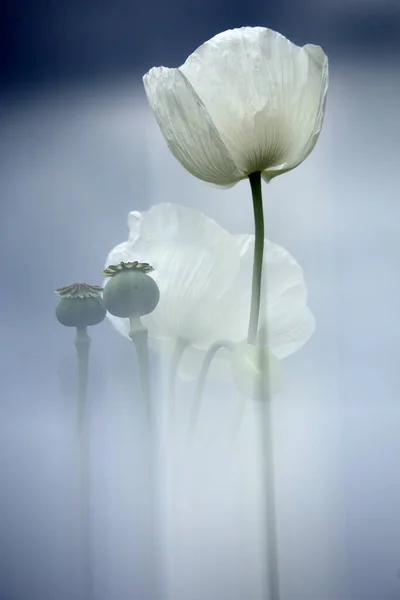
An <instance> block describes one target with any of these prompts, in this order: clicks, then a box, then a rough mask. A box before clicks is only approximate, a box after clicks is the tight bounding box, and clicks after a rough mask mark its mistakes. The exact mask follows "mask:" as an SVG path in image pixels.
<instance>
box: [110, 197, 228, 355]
mask: <svg viewBox="0 0 400 600" xmlns="http://www.w3.org/2000/svg"><path fill="white" fill-rule="evenodd" d="M132 260H138V261H140V262H148V263H150V264H151V265H152V267H153V268H154V271H153V272H152V273H150V276H151V277H153V279H154V280H155V281H156V282H157V284H158V287H159V289H160V301H159V304H158V306H157V308H156V309H155V310H154V312H152V313H151V314H150V315H147V316H145V317H143V318H142V321H143V323H144V324H145V326H146V327H147V328H148V330H149V336H150V337H156V338H159V337H161V338H167V339H168V338H169V339H173V340H175V339H177V338H182V339H186V340H188V342H190V343H192V344H196V343H197V342H198V340H201V339H202V338H204V335H205V334H206V333H207V332H210V331H211V332H212V330H213V324H214V322H215V321H218V320H219V318H220V316H221V315H220V311H223V310H224V307H223V306H222V305H220V304H219V303H218V299H219V298H220V297H221V296H223V295H224V294H225V293H226V291H227V290H228V289H229V288H230V286H231V285H232V281H233V279H234V277H235V276H236V272H237V270H238V267H239V250H238V248H237V245H236V243H235V240H234V238H233V236H231V235H230V234H229V233H228V232H227V231H225V230H224V229H222V227H220V226H219V225H218V224H217V223H216V222H215V221H213V220H212V219H209V218H207V217H206V216H205V215H203V214H202V213H200V212H198V211H195V210H192V209H189V208H185V207H183V206H178V205H173V204H167V205H163V204H160V205H156V206H153V207H152V208H151V209H150V211H149V212H148V213H142V215H141V219H140V234H139V237H138V238H137V239H135V240H134V241H128V242H125V243H123V244H119V245H118V246H116V247H115V248H114V250H112V251H111V253H110V254H109V257H108V261H109V262H121V261H132ZM214 339H216V338H214Z"/></svg>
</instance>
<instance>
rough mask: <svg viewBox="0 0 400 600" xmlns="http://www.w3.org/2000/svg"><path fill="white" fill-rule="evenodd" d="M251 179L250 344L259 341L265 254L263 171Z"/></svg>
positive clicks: (253, 175)
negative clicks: (251, 262)
mask: <svg viewBox="0 0 400 600" xmlns="http://www.w3.org/2000/svg"><path fill="white" fill-rule="evenodd" d="M249 180H250V186H251V193H252V197H253V210H254V225H255V240H254V260H253V282H252V288H251V308H250V320H249V330H248V334H247V341H248V343H249V344H255V343H256V341H257V329H258V319H259V315H260V303H261V279H262V267H263V255H264V213H263V204H262V192H261V173H260V172H259V171H258V172H256V173H251V174H250V175H249Z"/></svg>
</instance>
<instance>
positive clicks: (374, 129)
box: [0, 64, 400, 600]
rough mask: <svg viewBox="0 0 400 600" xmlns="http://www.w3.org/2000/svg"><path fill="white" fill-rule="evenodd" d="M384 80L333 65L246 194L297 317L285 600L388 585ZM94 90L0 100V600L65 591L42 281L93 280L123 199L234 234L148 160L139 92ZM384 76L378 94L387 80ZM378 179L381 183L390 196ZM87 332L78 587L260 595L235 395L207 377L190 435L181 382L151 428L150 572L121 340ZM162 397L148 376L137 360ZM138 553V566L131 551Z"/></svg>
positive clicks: (140, 428)
mask: <svg viewBox="0 0 400 600" xmlns="http://www.w3.org/2000/svg"><path fill="white" fill-rule="evenodd" d="M394 81H395V80H394V75H393V74H392V73H391V72H385V71H382V70H381V69H380V70H379V72H378V71H372V69H371V68H370V69H367V68H366V67H365V66H363V65H358V64H354V65H353V66H352V67H347V68H346V69H340V68H337V69H336V72H335V73H334V74H333V81H332V84H331V89H330V98H329V104H328V111H327V117H326V123H325V126H324V130H323V133H322V135H321V138H320V141H319V142H318V145H317V147H316V150H315V151H314V153H313V154H312V156H310V157H309V159H307V161H306V162H305V163H304V164H303V165H302V166H301V167H299V168H298V169H296V170H295V171H294V172H292V173H290V174H287V175H285V176H284V177H282V178H278V180H276V181H274V182H273V183H272V184H271V185H270V186H268V187H266V188H265V189H264V198H265V209H266V224H267V232H268V235H269V237H270V238H271V239H272V240H273V241H275V242H277V243H278V244H281V245H282V246H284V247H286V248H287V249H288V250H289V251H290V252H291V253H292V254H293V255H294V256H295V257H296V259H297V260H298V261H299V262H300V264H301V265H302V267H303V269H304V272H305V277H306V281H307V284H308V288H309V305H310V307H311V308H312V310H313V312H314V314H315V316H316V319H317V330H316V332H315V334H314V336H313V338H312V339H311V340H310V342H309V343H308V344H307V345H306V346H305V347H304V349H303V350H301V351H300V352H299V353H298V354H295V355H294V356H293V357H291V358H289V359H287V360H286V361H285V363H284V373H285V387H284V390H283V392H281V393H280V394H279V396H277V397H276V399H274V409H273V427H274V444H275V460H276V467H275V468H276V487H277V506H278V535H279V553H280V576H281V587H282V599H284V600H303V599H304V600H342V599H345V600H346V599H348V600H358V599H360V600H395V599H396V598H398V597H399V594H400V580H399V578H398V576H397V572H398V569H399V567H400V537H399V535H398V534H399V523H400V508H399V507H400V476H399V473H400V471H399V469H398V464H397V463H398V456H399V455H400V454H399V450H400V437H399V435H398V431H399V423H400V406H399V403H398V390H399V384H398V358H397V354H398V353H397V340H398V339H399V335H398V334H399V319H398V294H399V285H398V271H399V270H398V263H399V259H398V257H399V255H400V252H399V251H400V247H399V246H400V242H399V240H400V236H399V225H398V223H399V222H400V218H399V217H400V214H399V210H400V209H399V206H398V202H397V194H396V193H395V189H396V191H397V179H398V177H397V145H398V144H397V140H398V135H399V133H400V132H399V125H398V119H397V108H396V102H397V101H396V102H395V98H397V97H398V92H399V89H398V85H397V84H395V83H393V82H394ZM136 84H137V82H110V83H109V84H108V85H105V86H104V87H99V88H96V89H91V90H81V91H75V90H66V91H65V92H60V91H59V92H57V93H53V92H52V91H51V90H49V91H48V93H47V94H44V95H43V96H42V97H36V98H30V99H24V98H16V99H13V100H12V101H11V102H8V103H4V104H3V108H2V116H1V121H0V127H1V135H0V153H1V161H0V185H1V196H2V198H4V199H6V201H5V202H2V203H1V208H0V210H1V219H0V227H1V232H0V235H1V239H0V244H1V257H2V260H1V266H0V268H1V274H2V284H3V287H2V290H3V292H2V294H1V300H0V302H1V313H0V325H1V334H2V338H1V342H2V343H1V346H0V353H1V354H0V359H1V360H0V374H1V382H2V388H1V391H2V393H1V407H2V418H1V431H0V433H1V436H0V440H1V453H0V461H1V462H0V464H1V490H0V500H1V502H0V506H1V513H0V540H1V541H0V552H1V553H0V569H1V573H0V582H1V583H0V591H1V593H0V596H1V598H4V599H5V600H25V599H27V600H28V599H29V600H36V599H38V600H39V599H40V600H47V599H51V600H64V599H65V600H71V598H80V585H81V582H80V572H79V564H78V556H77V518H76V517H77V449H76V437H75V433H74V418H75V414H74V402H75V396H74V393H75V377H76V373H75V368H76V365H75V349H74V347H73V332H72V331H68V330H67V329H66V328H62V327H61V326H59V324H58V323H57V322H56V320H55V318H54V308H55V304H56V301H57V300H56V297H55V296H54V289H55V288H57V287H59V286H61V285H66V284H68V283H71V282H73V281H90V282H91V283H101V271H102V269H103V266H104V260H105V257H106V255H107V253H108V251H109V250H110V249H111V248H112V247H113V246H114V245H115V244H117V243H119V242H121V241H123V240H124V239H126V236H127V227H126V218H127V214H128V212H129V210H142V209H146V208H147V207H149V206H150V205H151V204H154V203H158V202H168V201H169V202H177V203H181V204H184V205H187V206H193V207H196V208H199V209H201V210H203V211H204V212H205V213H206V214H208V215H209V216H211V217H213V218H215V219H216V220H217V221H218V222H219V223H221V225H223V226H224V227H226V228H227V229H229V230H230V231H232V232H244V233H246V232H251V231H252V227H253V224H252V214H251V203H250V193H249V190H248V188H247V186H246V184H245V183H244V182H242V183H240V184H238V185H237V186H235V187H234V188H232V189H230V190H224V191H220V190H217V189H214V188H212V187H210V186H207V185H205V184H203V183H202V182H200V181H197V180H195V179H194V178H192V177H191V176H190V175H189V174H187V173H186V172H185V171H184V170H183V169H182V168H181V166H180V165H179V164H178V163H177V162H176V161H175V159H174V158H173V157H172V156H171V155H170V154H169V151H168V149H167V147H166V145H165V143H164V140H163V139H162V137H161V134H160V133H159V132H158V129H157V126H156V124H155V122H154V118H153V116H152V115H151V113H150V110H149V109H148V108H147V106H146V103H145V101H144V94H143V91H142V89H141V86H140V83H139V84H137V85H136ZM396 85H397V87H396ZM395 183H396V188H395ZM90 335H91V338H92V348H91V351H92V354H91V372H90V377H91V383H90V404H91V414H90V423H91V425H90V427H91V444H92V445H91V451H92V498H93V501H92V513H93V523H92V526H93V553H94V561H95V568H94V573H95V584H96V599H98V600H106V599H107V600H108V599H113V600H114V599H115V600H125V599H126V600H128V599H129V600H132V599H133V598H135V599H136V598H137V599H139V600H141V599H142V598H143V599H144V598H149V599H151V598H153V597H157V596H156V594H158V593H159V590H160V585H161V586H162V587H163V589H164V591H165V592H166V594H167V597H168V598H173V599H174V600H180V599H182V600H214V599H215V600H219V599H222V598H229V599H231V600H243V599H245V598H251V599H252V600H253V599H254V600H257V599H258V598H260V599H261V598H262V597H263V596H262V590H261V585H262V579H263V578H262V574H263V569H264V565H263V563H262V560H261V559H260V557H261V548H262V534H263V531H262V528H261V514H262V502H261V496H260V467H259V455H258V443H257V433H256V432H257V428H256V425H255V420H254V415H253V413H252V410H251V407H250V405H249V407H248V410H247V412H246V415H245V420H244V422H243V426H242V430H241V435H240V440H239V441H238V445H237V447H236V448H235V449H234V450H231V449H230V450H229V451H228V444H227V437H228V429H229V423H230V422H231V421H232V419H233V415H234V410H235V402H236V401H237V395H236V393H235V391H234V390H233V388H231V387H229V386H228V385H226V386H225V385H223V384H220V385H218V386H215V385H212V384H211V385H209V386H208V388H207V397H206V403H205V406H204V410H203V413H202V417H201V422H200V426H199V433H198V437H197V439H196V443H195V446H194V448H193V450H192V452H191V453H190V454H189V453H188V451H187V448H186V446H185V444H184V442H183V440H184V437H185V431H186V427H187V419H188V403H189V402H190V400H191V397H192V394H193V386H191V385H190V384H187V383H184V384H182V385H181V386H180V389H179V394H180V400H179V404H178V406H179V411H178V419H177V424H176V438H175V440H174V443H173V444H172V443H171V442H168V440H166V438H165V431H164V430H163V423H164V420H163V418H161V419H160V436H161V437H160V436H159V437H158V438H157V439H158V443H157V445H156V450H157V457H158V458H157V471H156V482H157V490H158V491H157V497H156V498H157V506H158V510H159V513H158V517H159V521H158V525H159V527H158V528H157V532H156V533H157V537H156V543H157V548H159V549H160V551H162V554H163V563H164V565H165V567H166V568H167V577H166V578H165V579H163V580H160V581H158V575H157V573H158V572H159V571H158V568H159V566H160V565H159V563H158V562H156V563H153V560H152V558H151V556H152V555H151V553H150V552H149V547H151V545H152V540H151V532H152V531H153V529H152V525H151V502H150V493H151V489H152V487H151V481H152V479H151V473H150V471H149V455H150V454H149V453H150V446H151V443H154V442H153V441H151V440H149V436H148V434H147V427H146V420H145V412H144V409H143V406H142V402H141V398H140V388H139V385H138V378H137V369H136V365H135V353H134V350H133V347H131V344H130V342H129V341H128V340H126V339H124V338H122V336H120V335H119V334H117V333H116V332H115V331H114V330H113V328H112V326H111V325H110V323H108V322H105V323H103V324H102V325H101V326H99V327H97V328H93V330H91V331H90ZM152 369H153V384H154V389H155V390H157V398H158V401H159V404H160V410H164V409H165V403H164V401H163V398H164V396H165V391H164V390H165V387H164V381H165V376H166V372H165V371H166V367H165V365H164V363H163V362H162V361H160V359H159V357H157V356H155V355H152ZM149 556H150V558H149Z"/></svg>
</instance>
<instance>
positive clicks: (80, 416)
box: [75, 327, 95, 600]
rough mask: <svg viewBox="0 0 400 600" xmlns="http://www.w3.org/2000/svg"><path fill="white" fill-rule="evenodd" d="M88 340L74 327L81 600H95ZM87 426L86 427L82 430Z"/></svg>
mask: <svg viewBox="0 0 400 600" xmlns="http://www.w3.org/2000/svg"><path fill="white" fill-rule="evenodd" d="M90 341H91V340H90V337H89V335H88V333H87V329H86V327H82V328H80V327H77V329H76V338H75V347H76V351H77V354H78V403H77V419H76V430H77V435H78V440H79V484H78V485H79V531H80V553H81V567H82V578H83V582H82V583H83V598H85V600H94V598H95V595H94V587H93V569H92V557H91V517H90V448H89V444H90V439H89V428H88V425H89V423H88V422H87V420H86V423H85V415H86V417H87V383H88V369H89V348H90ZM85 425H86V426H85Z"/></svg>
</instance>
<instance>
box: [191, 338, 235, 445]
mask: <svg viewBox="0 0 400 600" xmlns="http://www.w3.org/2000/svg"><path fill="white" fill-rule="evenodd" d="M234 347H235V345H234V344H233V343H232V342H230V341H229V340H218V341H217V342H214V343H213V344H212V345H211V346H210V347H209V349H208V351H207V354H206V355H205V357H204V359H203V363H202V365H201V370H200V373H199V376H198V378H197V383H196V391H195V396H194V401H193V404H192V407H191V411H190V418H189V430H188V438H187V444H188V445H189V446H190V444H191V443H192V441H193V438H194V434H195V432H196V427H197V422H198V420H199V414H200V410H201V404H202V400H203V391H204V387H205V384H206V380H207V375H208V371H209V370H210V366H211V363H212V361H213V360H214V357H215V355H216V354H217V352H218V351H219V350H221V349H222V348H226V349H227V350H231V351H233V350H234Z"/></svg>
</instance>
